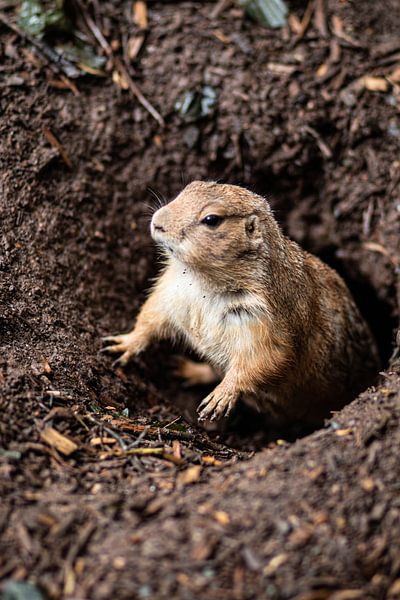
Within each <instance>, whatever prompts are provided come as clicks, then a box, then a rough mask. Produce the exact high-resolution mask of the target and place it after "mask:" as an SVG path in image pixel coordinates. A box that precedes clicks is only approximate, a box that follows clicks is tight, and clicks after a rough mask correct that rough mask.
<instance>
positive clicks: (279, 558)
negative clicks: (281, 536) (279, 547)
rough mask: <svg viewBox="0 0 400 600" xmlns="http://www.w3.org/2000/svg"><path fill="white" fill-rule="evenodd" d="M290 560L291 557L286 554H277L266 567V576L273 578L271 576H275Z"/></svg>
mask: <svg viewBox="0 0 400 600" xmlns="http://www.w3.org/2000/svg"><path fill="white" fill-rule="evenodd" d="M288 558H289V555H288V554H285V553H282V554H277V555H276V556H274V557H273V558H271V560H270V561H269V563H268V564H267V565H266V566H265V567H264V570H263V573H264V575H265V576H266V577H271V575H274V574H275V573H276V571H277V570H278V569H279V567H281V566H282V565H283V564H284V563H285V562H286V561H287V559H288Z"/></svg>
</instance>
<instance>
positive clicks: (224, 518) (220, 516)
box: [213, 510, 231, 526]
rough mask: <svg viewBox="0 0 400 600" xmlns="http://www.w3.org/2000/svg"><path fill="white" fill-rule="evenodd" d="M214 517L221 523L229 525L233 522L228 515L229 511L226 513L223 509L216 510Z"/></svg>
mask: <svg viewBox="0 0 400 600" xmlns="http://www.w3.org/2000/svg"><path fill="white" fill-rule="evenodd" d="M213 518H214V519H215V520H216V521H217V522H218V523H219V524H220V525H224V526H225V525H228V524H229V523H230V522H231V519H230V517H229V515H228V513H226V512H225V511H223V510H216V511H215V512H214V513H213Z"/></svg>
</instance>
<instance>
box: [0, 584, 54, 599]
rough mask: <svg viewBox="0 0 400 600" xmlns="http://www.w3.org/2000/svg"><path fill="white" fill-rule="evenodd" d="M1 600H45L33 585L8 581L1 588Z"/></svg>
mask: <svg viewBox="0 0 400 600" xmlns="http://www.w3.org/2000/svg"><path fill="white" fill-rule="evenodd" d="M1 600H45V596H44V595H43V594H42V592H41V591H40V590H39V588H37V587H36V586H35V585H33V583H26V582H23V581H13V580H10V581H8V582H7V583H6V585H5V586H4V588H3V592H2V595H1Z"/></svg>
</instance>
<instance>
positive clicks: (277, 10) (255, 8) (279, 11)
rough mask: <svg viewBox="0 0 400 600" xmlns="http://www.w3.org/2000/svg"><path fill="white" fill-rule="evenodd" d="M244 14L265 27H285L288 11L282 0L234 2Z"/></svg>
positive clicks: (242, 0)
mask: <svg viewBox="0 0 400 600" xmlns="http://www.w3.org/2000/svg"><path fill="white" fill-rule="evenodd" d="M236 2H237V4H239V6H241V7H242V8H244V10H245V11H246V13H247V14H248V15H249V16H250V17H252V19H254V20H255V21H258V22H259V23H260V24H261V25H264V26H266V27H272V28H273V29H276V28H277V27H283V26H284V25H286V21H287V15H288V9H287V6H286V4H285V3H284V2H283V0H236Z"/></svg>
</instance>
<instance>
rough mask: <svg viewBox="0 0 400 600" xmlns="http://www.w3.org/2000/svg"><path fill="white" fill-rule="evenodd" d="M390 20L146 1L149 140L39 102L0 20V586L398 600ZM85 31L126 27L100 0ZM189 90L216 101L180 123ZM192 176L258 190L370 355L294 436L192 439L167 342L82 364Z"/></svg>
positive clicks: (20, 52) (256, 431)
mask: <svg viewBox="0 0 400 600" xmlns="http://www.w3.org/2000/svg"><path fill="white" fill-rule="evenodd" d="M322 4H323V3H319V2H316V6H317V7H321V6H322ZM386 4H387V5H388V7H389V5H393V6H392V17H391V18H390V19H388V18H387V15H385V11H382V10H380V11H379V13H378V14H376V10H375V9H374V6H375V3H373V2H365V3H363V8H362V10H361V9H359V8H358V7H356V6H355V5H353V4H351V3H340V5H338V3H336V2H333V1H332V2H328V3H327V10H326V13H325V17H326V23H327V27H326V28H324V22H325V21H324V19H322V17H323V16H324V15H323V13H321V12H320V9H318V10H316V11H315V12H314V16H313V18H312V19H311V22H310V24H309V26H308V28H307V29H306V30H305V31H304V32H302V30H300V29H299V28H298V21H296V19H292V21H291V28H289V27H288V28H286V29H284V30H279V31H270V30H267V29H263V28H261V27H260V26H258V25H257V24H255V23H253V22H251V21H249V20H247V19H245V20H244V19H243V18H242V15H241V13H240V11H238V9H236V8H234V7H232V8H228V9H226V10H225V11H223V12H222V13H221V14H220V15H219V16H218V17H211V16H210V14H211V9H212V7H213V4H210V3H207V2H205V3H194V2H182V3H179V10H178V9H177V7H176V5H174V3H166V2H151V3H149V32H148V35H147V38H146V41H145V44H144V47H143V50H142V54H141V56H140V60H139V61H137V63H136V64H135V70H134V76H135V81H137V82H138V84H139V85H140V86H141V88H142V90H143V92H144V94H145V95H146V97H147V98H148V99H150V100H151V102H152V103H153V104H154V106H156V108H157V110H158V111H159V112H160V113H161V114H162V115H163V117H164V118H165V120H166V127H165V128H164V129H160V128H159V126H158V125H157V123H156V122H155V121H154V120H153V119H152V117H151V116H150V115H149V114H148V113H147V112H146V111H145V109H144V108H142V107H141V106H140V105H138V103H137V102H136V101H134V100H132V98H131V96H130V95H129V94H128V93H127V92H125V91H123V90H121V89H120V88H119V87H118V86H116V85H114V84H113V83H112V82H111V81H110V80H109V79H108V78H107V79H100V78H99V79H96V78H87V79H85V80H79V81H78V88H79V95H74V94H73V93H71V91H70V90H60V89H58V88H56V87H54V83H52V80H54V74H53V73H50V71H49V70H48V68H47V67H46V66H44V65H43V64H41V61H40V60H39V59H38V58H37V56H34V55H33V54H32V51H31V50H30V46H29V44H26V43H25V42H24V41H23V40H22V39H21V38H20V37H19V36H16V35H15V34H14V33H13V32H11V31H10V30H9V29H8V28H6V27H5V26H4V27H3V26H2V42H1V44H0V56H1V58H2V61H1V62H2V66H1V67H0V70H1V73H2V82H1V83H0V85H1V98H0V106H1V117H0V157H1V165H2V166H1V179H0V181H1V201H0V211H1V212H0V216H1V232H2V235H1V239H0V274H1V279H0V335H1V338H0V340H1V341H0V343H1V354H0V357H1V358H0V383H1V399H0V404H1V409H2V418H1V420H0V447H1V448H0V481H1V485H2V499H3V501H2V503H1V506H0V531H1V535H0V547H1V554H0V576H1V578H2V579H4V580H8V579H13V580H18V581H23V580H26V579H30V580H31V581H32V582H34V583H35V584H38V585H39V586H40V587H41V588H42V589H43V590H44V591H45V593H46V594H47V595H48V596H49V597H54V598H59V597H69V598H82V599H83V598H85V599H87V598H96V599H101V598H104V599H106V598H111V597H113V598H132V597H138V598H143V599H144V598H158V597H164V596H167V595H168V596H170V597H171V596H173V597H182V598H207V599H209V598H227V597H232V598H237V599H238V600H240V599H242V598H243V599H247V598H249V599H250V598H254V597H267V598H272V599H273V598H293V597H295V596H296V594H297V595H298V596H296V597H298V598H302V599H303V600H316V599H317V598H332V599H334V598H336V600H339V599H341V600H343V599H344V598H363V599H364V598H383V597H387V596H388V594H389V597H393V598H395V597H398V595H399V594H400V591H399V590H400V584H399V580H398V579H397V577H398V571H399V562H398V556H399V542H398V540H399V535H400V525H399V523H400V521H399V510H400V507H399V504H398V501H397V495H398V479H399V467H398V460H397V452H396V451H395V449H396V448H397V445H398V443H399V441H400V412H399V410H400V409H399V407H400V404H399V400H400V367H399V364H398V361H397V362H396V352H397V355H398V348H397V350H396V348H395V344H394V334H395V332H396V328H397V323H398V314H399V313H398V307H399V299H400V285H399V248H398V239H399V216H400V213H399V182H400V169H399V166H400V165H399V159H398V147H399V137H400V131H399V128H398V111H399V88H398V81H399V79H398V62H399V55H398V51H399V47H398V45H397V46H396V43H397V44H398V42H396V32H397V31H398V27H399V26H400V14H399V12H400V11H399V10H398V9H397V8H396V7H395V6H394V5H395V3H394V2H393V0H392V2H391V3H390V2H389V0H387V2H386ZM292 6H293V10H294V14H295V16H297V19H302V18H303V16H304V6H303V5H302V3H293V4H292ZM374 11H375V12H374ZM372 14H373V15H374V17H375V18H374V19H372V17H371V15H372ZM98 17H99V19H100V25H101V26H102V29H103V31H105V32H106V33H107V36H108V39H110V40H123V39H125V37H126V35H129V33H130V31H128V30H127V19H126V15H125V13H124V11H123V10H122V8H121V10H120V9H119V8H117V7H116V6H115V4H114V3H111V2H105V3H101V15H98ZM9 18H10V19H11V14H10V13H9ZM321 19H322V20H321ZM296 28H297V29H296ZM124 36H125V37H124ZM396 65H397V66H396ZM396 69H397V71H396ZM396 73H397V75H396ZM382 82H383V83H382ZM205 85H207V86H211V87H212V88H213V89H214V90H215V92H216V95H217V101H216V104H215V107H214V108H213V109H212V111H211V114H209V115H208V116H206V117H204V118H203V119H200V120H197V121H191V122H188V121H186V120H185V119H184V118H183V117H182V116H181V115H180V114H179V113H178V112H177V111H176V108H175V103H176V100H177V99H178V98H180V97H182V94H184V93H185V92H187V91H188V90H197V91H199V90H201V89H202V88H203V87H204V86H205ZM379 86H380V89H381V91H377V90H378V88H379ZM49 131H50V132H51V133H52V134H53V135H55V136H56V137H57V139H58V140H59V141H60V142H61V144H62V146H63V149H64V150H65V152H66V154H67V158H68V157H69V159H70V160H71V161H72V168H69V167H68V166H67V164H66V163H65V160H64V161H63V159H62V156H60V153H59V151H58V150H57V148H56V147H55V146H54V145H51V144H50V143H49V135H48V132H49ZM67 162H68V160H67ZM202 178H203V179H211V178H218V179H221V180H224V181H229V182H232V183H239V184H244V185H247V186H249V187H251V188H252V189H254V190H255V191H257V192H260V193H262V194H264V195H266V196H267V197H268V198H269V199H270V200H271V203H272V204H273V206H274V209H275V213H276V215H277V218H278V219H279V221H280V222H281V223H282V225H283V227H284V228H285V230H286V231H287V232H288V233H289V234H290V235H291V236H292V237H293V238H295V239H296V240H297V241H299V242H300V243H301V244H302V245H303V246H304V247H305V248H307V249H309V250H311V251H313V252H315V253H317V254H318V255H319V256H321V257H322V258H323V259H324V260H326V261H327V262H329V263H330V264H331V265H333V266H334V267H335V268H337V269H338V270H339V271H340V273H341V274H342V275H343V276H344V277H345V278H346V281H347V282H348V284H349V286H350V288H351V289H352V291H353V293H354V295H355V298H356V300H357V302H358V303H359V305H360V308H361V310H362V311H363V312H364V314H365V316H366V318H367V319H368V320H369V322H370V324H371V327H372V329H373V331H374V333H375V335H376V337H377V340H378V342H379V346H380V351H381V356H382V360H383V363H384V365H385V367H386V370H385V371H384V372H383V374H382V375H381V379H380V383H379V386H378V387H377V388H376V389H372V390H368V391H366V392H365V393H364V394H362V395H361V396H360V397H359V398H358V399H357V400H355V402H353V403H352V404H351V405H349V406H348V407H347V408H346V409H344V410H343V411H341V412H340V413H338V414H337V415H334V417H333V420H331V421H330V423H328V424H327V425H326V427H325V428H324V429H322V430H320V431H316V432H314V433H310V434H309V435H307V436H305V437H302V439H298V440H297V441H296V442H294V443H291V442H292V441H293V440H295V439H296V438H298V437H299V436H300V435H303V436H304V435H305V433H307V432H305V431H301V430H296V429H292V430H291V431H280V432H271V431H265V430H263V429H262V428H261V429H260V427H257V426H256V424H254V419H252V418H251V415H243V418H242V419H240V420H239V419H237V422H236V423H235V422H234V423H232V427H231V429H230V430H229V431H227V432H225V433H223V434H221V433H217V432H214V433H210V434H206V433H204V432H203V431H202V430H200V429H198V428H197V427H196V425H195V423H194V421H193V407H194V406H195V403H196V401H198V400H199V399H200V398H201V397H202V395H204V391H203V390H194V391H193V392H189V391H188V390H182V389H181V387H180V385H179V382H177V381H175V380H174V379H173V378H172V377H171V375H170V370H169V367H168V365H170V363H171V356H172V354H173V353H174V352H175V350H173V349H171V348H170V347H169V346H167V345H160V346H157V347H155V348H153V349H152V350H151V351H149V352H148V353H146V354H145V355H144V356H143V357H142V358H141V359H140V360H139V361H136V362H135V363H134V364H133V365H132V366H130V367H129V368H128V369H127V370H126V371H125V372H123V371H121V370H119V369H114V368H113V367H112V365H111V361H110V359H109V358H108V357H106V356H103V355H101V354H99V349H100V338H101V336H102V335H104V334H108V333H113V332H120V331H122V330H125V329H127V328H128V327H130V325H131V323H132V321H133V318H134V315H135V313H136V311H137V309H138V307H139V306H140V304H141V302H142V301H143V298H144V294H145V290H146V288H147V286H148V284H149V278H151V277H152V276H153V275H154V274H155V273H156V270H157V262H156V254H155V251H154V248H153V245H152V243H151V240H150V237H149V234H148V222H149V214H150V209H149V203H150V205H151V203H152V202H153V199H152V197H151V194H150V193H149V191H148V188H152V189H153V190H155V192H156V193H157V194H161V195H163V196H165V197H167V198H170V197H172V196H173V195H174V194H175V193H176V192H177V191H179V190H180V189H181V188H182V186H183V184H184V183H186V182H187V181H190V180H192V179H202ZM391 356H392V359H391V360H390V357H391ZM182 415H183V416H184V418H182ZM53 430H56V431H58V432H59V434H61V435H62V436H66V437H67V438H68V440H70V443H71V441H72V444H73V445H72V446H68V442H66V440H65V438H64V437H62V438H61V439H60V438H55V437H54V436H55V435H56V434H54V431H53ZM49 436H50V437H49ZM65 444H67V447H66V446H65ZM74 445H76V446H74ZM256 450H257V451H258V452H257V454H256V455H253V452H254V451H256ZM350 590H351V591H350ZM389 590H391V591H390V592H389ZM346 594H347V595H346ZM390 594H391V596H390Z"/></svg>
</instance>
